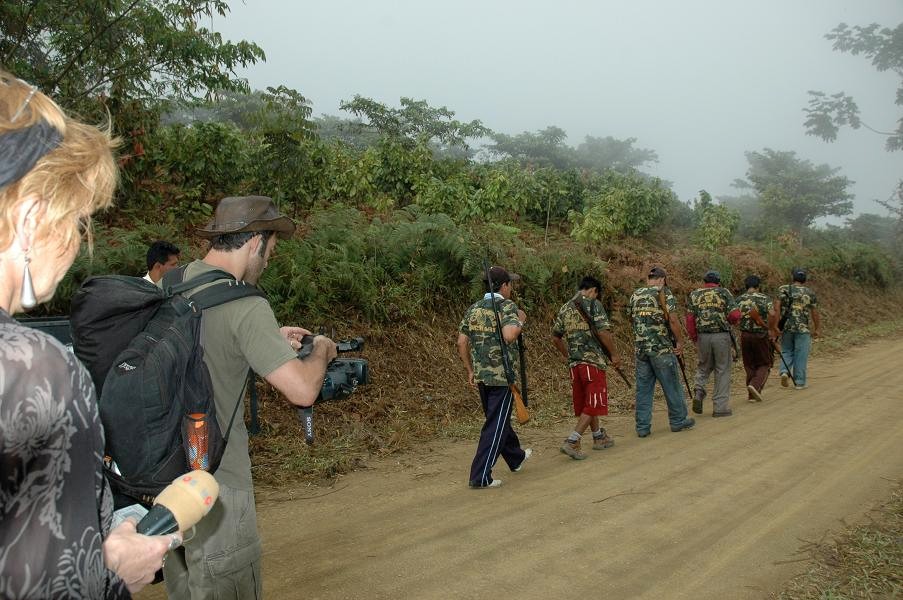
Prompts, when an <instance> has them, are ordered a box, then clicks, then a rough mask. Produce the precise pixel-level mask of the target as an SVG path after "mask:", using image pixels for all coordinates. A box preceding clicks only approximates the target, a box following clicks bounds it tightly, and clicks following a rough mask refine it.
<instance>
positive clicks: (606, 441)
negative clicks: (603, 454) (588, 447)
mask: <svg viewBox="0 0 903 600" xmlns="http://www.w3.org/2000/svg"><path fill="white" fill-rule="evenodd" d="M614 445H615V441H614V440H613V439H611V436H610V435H608V432H607V431H605V430H604V429H603V430H602V437H599V438H597V437H595V436H594V437H593V450H605V449H606V448H611V447H612V446H614Z"/></svg>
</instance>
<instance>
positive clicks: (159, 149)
mask: <svg viewBox="0 0 903 600" xmlns="http://www.w3.org/2000/svg"><path fill="white" fill-rule="evenodd" d="M211 148H215V149H216V150H215V151H211ZM251 163H252V155H251V153H250V150H249V147H248V141H247V139H246V138H245V137H243V136H242V134H241V132H240V131H239V130H238V129H237V128H236V127H235V126H233V125H228V124H222V123H196V124H194V125H191V126H184V125H174V126H171V127H163V128H160V129H158V130H157V131H156V132H154V133H153V134H152V135H150V136H148V149H147V154H146V155H145V157H144V158H143V159H141V160H140V161H137V164H136V166H135V168H134V169H133V170H132V179H131V180H130V187H131V188H132V190H133V192H134V193H131V194H125V198H126V203H125V204H124V205H123V206H124V207H129V206H131V207H134V205H135V203H136V202H140V203H142V204H143V206H144V207H145V208H149V207H150V206H159V205H160V204H164V205H165V206H167V207H168V208H169V209H170V210H172V211H174V212H173V217H174V218H176V219H179V220H181V221H183V222H188V223H191V222H196V221H197V218H198V217H201V218H203V217H206V216H207V215H209V214H210V208H209V205H210V204H212V203H214V202H215V201H217V200H219V199H221V198H223V197H225V196H236V195H241V193H242V192H243V191H244V190H245V189H246V183H247V180H248V179H249V178H250V176H251ZM203 204H207V205H208V206H207V208H204V207H203V206H202V205H203Z"/></svg>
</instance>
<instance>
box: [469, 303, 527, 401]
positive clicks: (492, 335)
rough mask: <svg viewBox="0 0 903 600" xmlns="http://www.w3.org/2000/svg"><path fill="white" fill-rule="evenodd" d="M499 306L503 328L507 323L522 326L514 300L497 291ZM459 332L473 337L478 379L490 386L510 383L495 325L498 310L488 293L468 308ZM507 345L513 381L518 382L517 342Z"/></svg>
mask: <svg viewBox="0 0 903 600" xmlns="http://www.w3.org/2000/svg"><path fill="white" fill-rule="evenodd" d="M496 305H497V306H498V308H499V317H500V319H501V321H502V327H503V328H504V327H505V326H507V325H520V320H519V319H518V317H517V305H516V304H515V303H514V302H513V301H511V300H503V299H502V297H501V296H499V295H498V294H496ZM458 331H460V332H461V333H463V334H464V335H466V336H467V337H468V339H469V340H470V362H471V365H473V372H474V379H476V380H477V382H481V383H484V384H486V385H508V379H507V377H505V368H504V366H503V363H502V350H501V346H500V345H499V336H498V329H496V324H495V312H494V311H493V309H492V302H491V301H490V300H489V298H488V294H487V296H486V297H484V298H483V299H482V300H479V301H477V302H474V303H473V305H472V306H471V307H470V308H468V309H467V312H466V313H464V318H463V319H461V324H460V325H459V326H458ZM507 347H508V362H509V363H510V366H511V371H512V376H513V377H514V379H513V380H514V381H517V378H518V377H519V373H518V361H517V342H512V343H510V344H507Z"/></svg>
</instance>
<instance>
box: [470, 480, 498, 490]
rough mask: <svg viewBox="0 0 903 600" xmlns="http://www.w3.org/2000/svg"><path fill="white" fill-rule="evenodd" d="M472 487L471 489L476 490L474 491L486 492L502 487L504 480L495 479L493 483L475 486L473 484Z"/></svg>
mask: <svg viewBox="0 0 903 600" xmlns="http://www.w3.org/2000/svg"><path fill="white" fill-rule="evenodd" d="M470 487H471V489H474V490H484V489H486V488H496V487H502V480H501V479H493V480H492V482H491V483H489V484H487V485H474V484H472V483H471V484H470Z"/></svg>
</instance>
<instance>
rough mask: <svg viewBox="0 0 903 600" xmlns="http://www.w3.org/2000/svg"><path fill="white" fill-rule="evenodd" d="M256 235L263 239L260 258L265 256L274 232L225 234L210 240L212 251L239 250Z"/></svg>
mask: <svg viewBox="0 0 903 600" xmlns="http://www.w3.org/2000/svg"><path fill="white" fill-rule="evenodd" d="M255 235H259V236H261V238H262V239H261V242H262V243H261V245H260V256H263V254H264V252H266V247H267V242H268V241H270V236H272V235H273V232H272V231H242V232H240V233H224V234H223V235H220V236H217V237H215V238H213V239H211V240H210V249H211V250H223V251H225V252H231V251H233V250H238V249H239V248H241V247H242V246H244V245H245V244H247V243H248V241H249V240H250V239H251V238H253V237H254V236H255Z"/></svg>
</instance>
